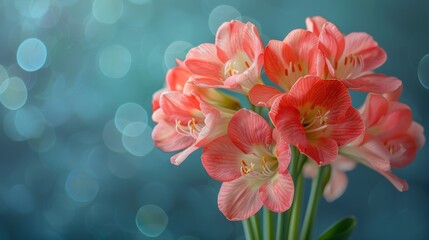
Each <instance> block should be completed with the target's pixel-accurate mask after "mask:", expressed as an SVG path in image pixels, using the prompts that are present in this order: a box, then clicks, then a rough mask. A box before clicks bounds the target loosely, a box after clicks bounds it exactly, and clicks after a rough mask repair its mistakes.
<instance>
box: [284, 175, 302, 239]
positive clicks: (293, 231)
mask: <svg viewBox="0 0 429 240" xmlns="http://www.w3.org/2000/svg"><path fill="white" fill-rule="evenodd" d="M294 182H296V185H295V195H294V199H293V204H292V209H291V215H290V220H289V234H288V238H287V239H297V238H298V231H299V229H298V228H299V218H300V215H301V203H302V191H303V183H304V176H303V175H302V174H301V173H299V174H298V176H297V179H294Z"/></svg>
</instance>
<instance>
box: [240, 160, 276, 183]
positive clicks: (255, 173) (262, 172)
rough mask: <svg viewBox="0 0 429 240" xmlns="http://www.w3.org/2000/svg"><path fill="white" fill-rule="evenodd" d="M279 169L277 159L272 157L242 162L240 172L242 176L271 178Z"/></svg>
mask: <svg viewBox="0 0 429 240" xmlns="http://www.w3.org/2000/svg"><path fill="white" fill-rule="evenodd" d="M277 167H278V162H277V159H276V158H274V157H272V156H270V157H268V159H267V157H265V156H262V157H259V158H254V159H251V160H247V161H245V160H243V159H242V160H241V167H240V172H241V175H242V176H252V177H257V178H267V177H271V176H272V175H273V174H274V173H275V172H276V171H277Z"/></svg>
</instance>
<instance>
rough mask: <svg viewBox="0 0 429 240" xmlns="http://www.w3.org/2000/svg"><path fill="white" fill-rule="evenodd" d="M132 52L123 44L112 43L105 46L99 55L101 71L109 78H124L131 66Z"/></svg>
mask: <svg viewBox="0 0 429 240" xmlns="http://www.w3.org/2000/svg"><path fill="white" fill-rule="evenodd" d="M131 61H132V60H131V54H130V52H129V51H128V49H126V48H125V47H123V46H121V45H117V44H114V45H110V46H108V47H106V48H104V49H103V50H102V51H101V53H100V56H99V59H98V65H99V67H100V71H101V72H102V73H103V74H104V75H105V76H106V77H109V78H122V77H123V76H125V74H127V73H128V71H129V70H130V67H131Z"/></svg>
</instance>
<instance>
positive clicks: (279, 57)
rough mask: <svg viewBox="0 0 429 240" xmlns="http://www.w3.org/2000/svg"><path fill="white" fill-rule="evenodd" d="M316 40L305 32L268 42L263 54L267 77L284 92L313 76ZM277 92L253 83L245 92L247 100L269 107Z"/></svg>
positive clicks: (295, 32) (293, 33) (296, 31)
mask: <svg viewBox="0 0 429 240" xmlns="http://www.w3.org/2000/svg"><path fill="white" fill-rule="evenodd" d="M317 41H318V37H317V36H316V35H315V34H314V33H312V32H310V31H306V30H302V29H297V30H293V31H292V32H290V33H289V34H288V35H287V36H286V37H285V39H284V40H283V41H278V40H271V41H270V42H269V43H268V46H267V47H266V49H265V53H264V59H265V60H264V64H265V66H264V68H265V72H266V74H267V76H268V77H269V78H270V79H271V80H272V81H273V82H274V83H276V84H277V85H279V86H280V87H281V88H282V89H283V90H284V91H286V92H288V91H289V90H290V89H291V88H292V86H293V85H294V84H295V82H296V81H297V80H298V79H299V78H300V77H303V76H306V75H309V74H316V65H315V64H316V60H317V59H316V57H317V53H318V48H317ZM280 95H281V92H280V91H279V90H277V89H276V88H274V87H270V86H266V85H261V84H257V85H255V86H254V87H253V88H252V89H251V90H250V92H249V98H250V101H251V102H252V103H253V104H254V105H257V106H264V107H271V105H272V104H273V102H274V100H275V99H276V98H277V97H279V96H280Z"/></svg>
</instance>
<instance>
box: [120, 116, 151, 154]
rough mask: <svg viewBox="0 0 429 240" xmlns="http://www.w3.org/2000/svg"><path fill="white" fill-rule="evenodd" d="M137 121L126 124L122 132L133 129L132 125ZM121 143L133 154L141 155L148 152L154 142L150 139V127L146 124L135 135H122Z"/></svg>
mask: <svg viewBox="0 0 429 240" xmlns="http://www.w3.org/2000/svg"><path fill="white" fill-rule="evenodd" d="M136 124H137V125H138V124H139V123H138V122H137V123H135V122H134V123H131V124H128V125H127V126H126V127H125V129H124V132H132V130H131V129H135V128H137V127H135V126H134V125H136ZM122 144H123V146H124V147H125V149H126V150H127V151H128V152H129V153H131V154H132V155H134V156H137V157H142V156H145V155H146V154H148V153H149V152H150V151H151V150H152V149H153V148H154V144H153V141H152V128H151V127H149V126H147V127H146V128H145V129H144V130H143V131H142V132H141V133H140V134H138V135H137V136H127V135H125V134H123V135H122Z"/></svg>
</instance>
